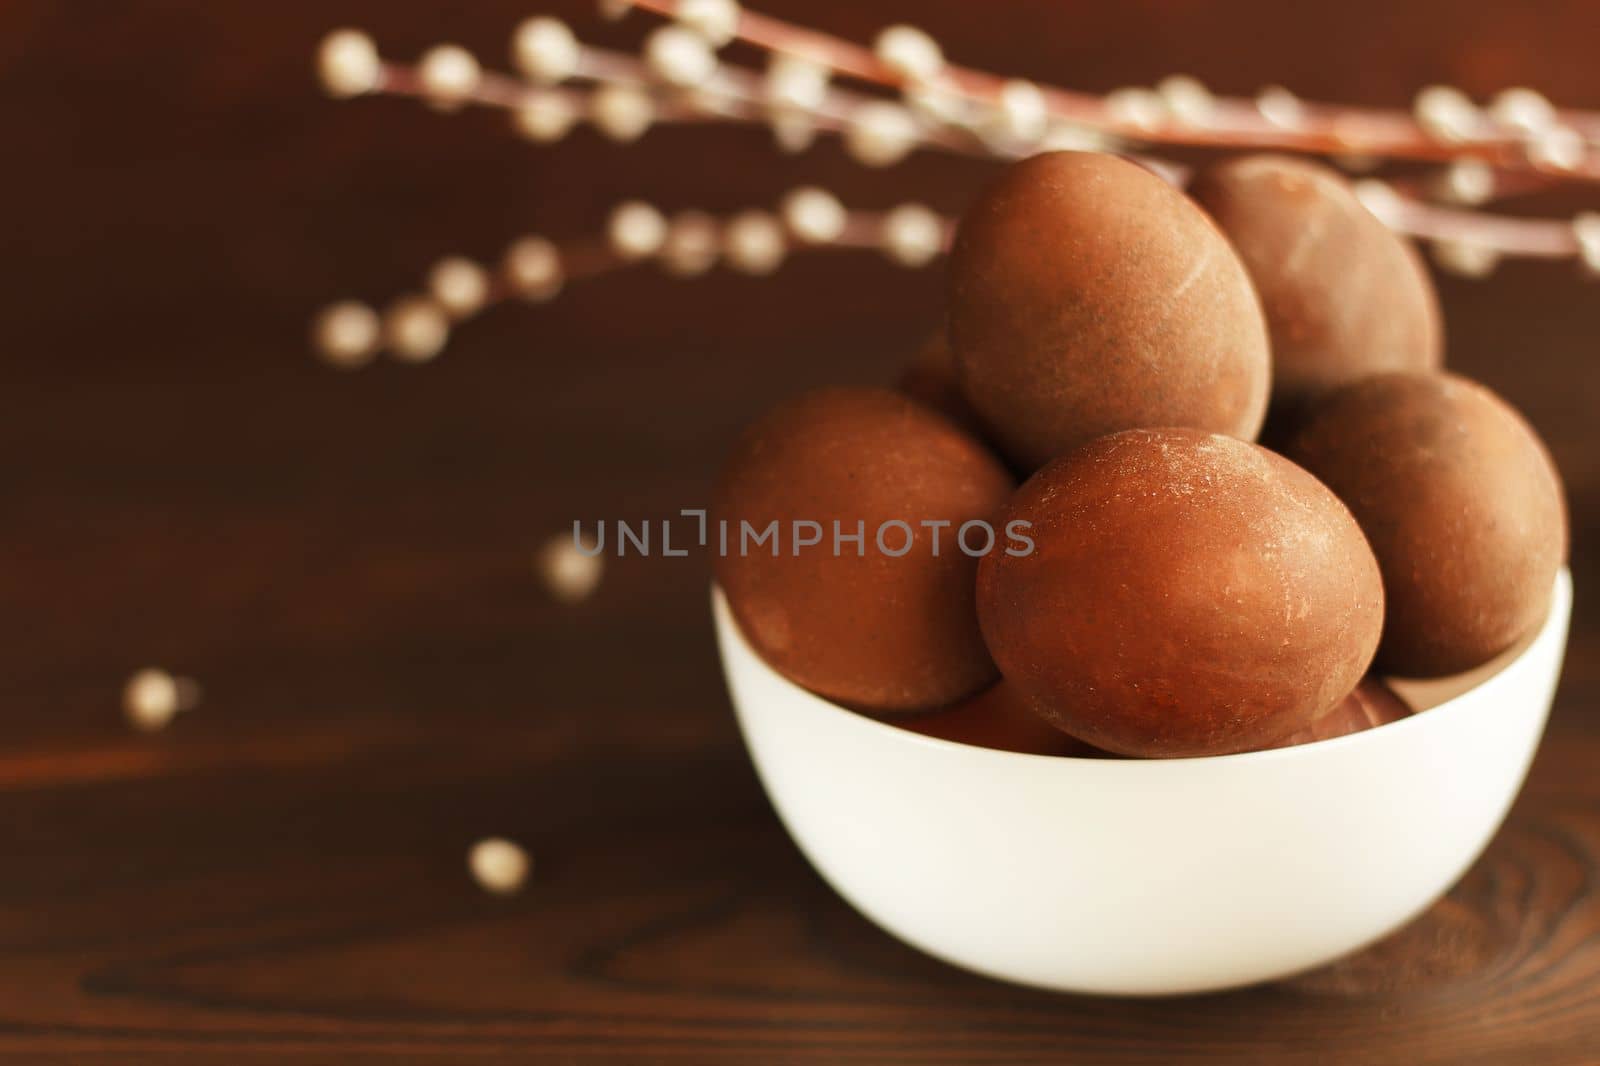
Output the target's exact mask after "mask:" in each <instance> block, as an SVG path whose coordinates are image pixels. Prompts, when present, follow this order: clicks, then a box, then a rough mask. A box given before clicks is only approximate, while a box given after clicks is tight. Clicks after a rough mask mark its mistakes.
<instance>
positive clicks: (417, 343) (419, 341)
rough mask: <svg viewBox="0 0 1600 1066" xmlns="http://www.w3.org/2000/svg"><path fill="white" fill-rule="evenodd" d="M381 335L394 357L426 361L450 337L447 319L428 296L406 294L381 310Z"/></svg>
mask: <svg viewBox="0 0 1600 1066" xmlns="http://www.w3.org/2000/svg"><path fill="white" fill-rule="evenodd" d="M383 336H384V341H385V343H387V344H388V346H389V350H390V351H391V352H392V353H394V357H395V358H396V359H398V360H400V361H401V362H403V363H426V362H428V361H429V360H430V359H433V358H434V357H436V356H437V355H438V354H439V353H440V352H441V351H443V350H444V346H445V342H447V341H448V340H449V339H450V318H449V316H448V315H446V314H445V311H444V308H442V307H440V306H439V304H438V303H437V302H435V301H434V300H432V299H430V298H429V297H426V296H407V297H404V298H402V299H400V300H397V301H396V302H395V303H394V304H392V305H391V306H390V307H389V309H388V310H387V311H385V312H384V313H383Z"/></svg>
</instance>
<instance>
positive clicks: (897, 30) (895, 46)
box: [872, 26, 944, 82]
mask: <svg viewBox="0 0 1600 1066" xmlns="http://www.w3.org/2000/svg"><path fill="white" fill-rule="evenodd" d="M872 50H873V52H874V53H876V55H877V57H878V62H880V63H882V64H883V65H884V66H886V67H888V68H889V69H890V70H891V71H893V72H894V73H895V74H897V75H899V76H900V77H902V78H904V79H906V80H907V81H924V82H925V81H931V80H932V79H933V78H935V77H937V76H938V74H939V72H940V71H941V70H943V69H944V53H943V52H941V51H940V50H939V44H938V42H937V41H935V40H934V39H933V38H932V37H929V36H928V35H927V34H926V33H924V32H922V31H921V30H919V29H917V28H916V27H915V26H890V27H889V28H888V29H886V30H884V31H883V32H881V33H879V34H878V39H877V41H876V42H874V44H873V49H872Z"/></svg>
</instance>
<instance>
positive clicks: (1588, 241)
mask: <svg viewBox="0 0 1600 1066" xmlns="http://www.w3.org/2000/svg"><path fill="white" fill-rule="evenodd" d="M1572 236H1573V237H1574V238H1575V239H1576V240H1577V242H1578V262H1579V263H1580V264H1581V265H1582V266H1583V268H1584V270H1585V271H1587V272H1588V273H1589V274H1591V275H1594V276H1600V212H1596V211H1585V212H1583V213H1582V214H1580V215H1579V216H1578V217H1577V218H1574V219H1573V220H1572Z"/></svg>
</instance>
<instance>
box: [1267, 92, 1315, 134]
mask: <svg viewBox="0 0 1600 1066" xmlns="http://www.w3.org/2000/svg"><path fill="white" fill-rule="evenodd" d="M1256 110H1257V111H1259V112H1261V117H1262V118H1264V119H1266V120H1267V121H1268V122H1270V123H1272V124H1273V125H1274V126H1276V127H1278V128H1279V129H1281V130H1292V129H1294V128H1295V127H1297V126H1299V125H1300V124H1301V123H1302V122H1304V121H1305V118H1306V105H1305V104H1302V103H1301V102H1300V98H1299V97H1298V96H1296V95H1295V94H1294V93H1292V92H1290V91H1289V90H1288V89H1285V88H1284V87H1283V86H1281V85H1269V86H1267V87H1266V88H1265V89H1262V90H1261V91H1260V92H1259V93H1257V94H1256Z"/></svg>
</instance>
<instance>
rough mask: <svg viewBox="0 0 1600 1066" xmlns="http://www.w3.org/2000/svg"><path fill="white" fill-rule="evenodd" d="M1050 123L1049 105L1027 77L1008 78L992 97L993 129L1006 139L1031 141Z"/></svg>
mask: <svg viewBox="0 0 1600 1066" xmlns="http://www.w3.org/2000/svg"><path fill="white" fill-rule="evenodd" d="M1049 127H1050V107H1049V104H1048V103H1046V101H1045V97H1044V93H1043V91H1041V90H1040V88H1039V87H1038V86H1037V85H1035V84H1033V82H1031V81H1008V82H1006V83H1005V84H1004V85H1002V86H1001V87H1000V93H999V95H998V96H997V97H996V98H995V113H994V132H995V133H996V134H997V135H999V136H1000V137H1002V138H1004V139H1005V140H1008V141H1013V142H1024V143H1031V142H1033V141H1037V140H1038V139H1039V138H1041V137H1043V136H1044V133H1045V130H1047V129H1049Z"/></svg>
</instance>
